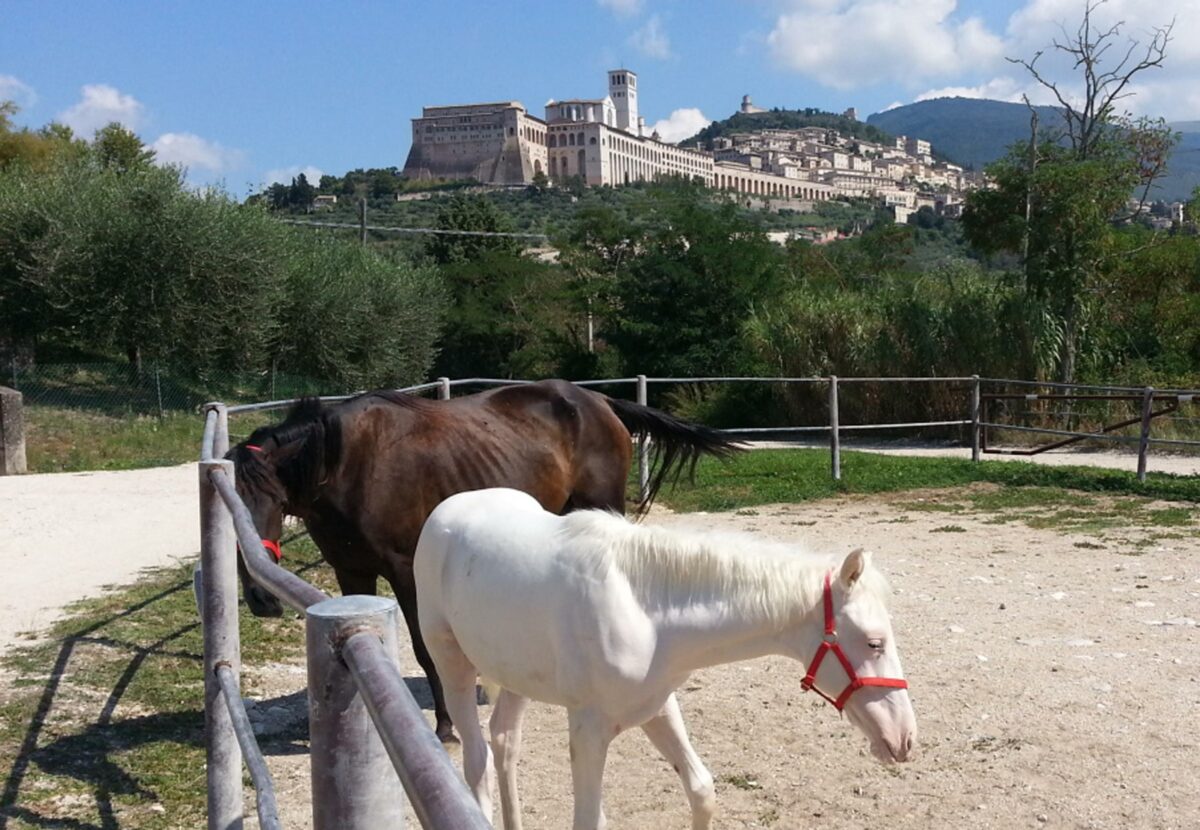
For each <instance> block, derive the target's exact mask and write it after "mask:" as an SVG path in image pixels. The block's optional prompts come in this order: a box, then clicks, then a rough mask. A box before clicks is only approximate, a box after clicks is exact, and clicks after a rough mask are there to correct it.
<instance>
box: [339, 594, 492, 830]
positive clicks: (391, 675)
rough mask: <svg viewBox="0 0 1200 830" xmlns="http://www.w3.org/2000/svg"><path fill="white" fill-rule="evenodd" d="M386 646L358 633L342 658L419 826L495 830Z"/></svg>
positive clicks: (369, 634) (345, 645)
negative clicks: (426, 718) (391, 659)
mask: <svg viewBox="0 0 1200 830" xmlns="http://www.w3.org/2000/svg"><path fill="white" fill-rule="evenodd" d="M393 605H394V602H393ZM385 647H386V644H385V643H384V642H383V641H382V640H380V638H379V637H377V636H376V635H375V634H374V633H373V632H370V631H358V632H356V633H353V634H351V635H350V636H349V637H347V638H346V639H345V641H344V642H343V643H342V648H341V656H342V659H343V660H344V661H345V663H346V665H347V666H348V667H349V669H350V676H351V677H353V678H354V684H355V686H356V687H357V688H358V691H359V692H360V693H361V695H362V699H363V700H364V701H365V702H366V705H367V708H368V710H370V712H371V720H372V721H373V722H374V723H375V726H376V727H377V728H378V730H379V737H380V738H382V739H383V745H384V746H385V747H386V748H387V753H388V755H389V756H390V757H391V759H392V765H393V766H394V767H395V769H396V772H398V773H399V774H400V782H401V784H403V786H404V790H405V792H406V793H408V798H409V801H410V802H411V803H412V806H413V811H414V812H415V813H416V815H417V821H419V822H420V824H421V826H422V827H445V828H454V829H455V830H490V828H491V824H490V823H489V822H488V820H487V818H486V817H485V816H484V815H483V812H482V811H481V810H480V809H479V805H478V804H476V803H475V799H474V798H473V797H472V796H471V794H470V792H469V791H468V790H467V788H466V786H465V785H464V784H463V781H462V779H461V778H460V777H459V774H458V771H457V770H455V769H454V766H453V765H452V764H451V762H450V756H449V755H448V754H446V750H445V749H444V748H443V747H442V745H441V741H439V740H438V738H437V736H436V735H435V734H434V733H433V732H432V731H431V730H430V729H429V726H428V724H427V723H426V721H425V716H424V715H422V714H421V709H420V707H419V706H418V705H417V702H416V701H415V700H413V697H412V694H410V693H409V691H408V686H407V685H406V684H405V682H404V678H403V677H401V676H400V671H399V669H398V668H397V666H396V664H395V663H394V662H392V661H390V660H387V659H384V657H385Z"/></svg>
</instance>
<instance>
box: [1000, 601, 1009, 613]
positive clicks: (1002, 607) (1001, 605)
mask: <svg viewBox="0 0 1200 830" xmlns="http://www.w3.org/2000/svg"><path fill="white" fill-rule="evenodd" d="M1006 607H1007V606H1006V605H1005V604H1004V603H1003V602H1002V603H1000V610H1001V611H1003V610H1004V609H1005V608H1006Z"/></svg>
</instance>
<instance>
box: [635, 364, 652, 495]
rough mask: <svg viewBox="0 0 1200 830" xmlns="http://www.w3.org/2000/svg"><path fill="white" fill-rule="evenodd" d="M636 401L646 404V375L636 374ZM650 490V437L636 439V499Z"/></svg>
mask: <svg viewBox="0 0 1200 830" xmlns="http://www.w3.org/2000/svg"><path fill="white" fill-rule="evenodd" d="M637 402H638V403H639V404H641V405H642V406H645V405H646V376H645V375H638V376H637ZM649 492H650V439H649V438H646V437H644V436H643V437H642V438H640V439H638V501H642V502H644V501H645V500H646V496H647V495H648V494H649Z"/></svg>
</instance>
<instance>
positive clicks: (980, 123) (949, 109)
mask: <svg viewBox="0 0 1200 830" xmlns="http://www.w3.org/2000/svg"><path fill="white" fill-rule="evenodd" d="M1037 110H1038V126H1039V129H1062V127H1063V120H1062V116H1061V115H1060V113H1059V110H1058V109H1057V108H1055V107H1037ZM867 123H868V124H869V125H871V126H873V127H878V128H879V129H881V130H884V131H886V132H889V133H891V134H892V135H906V136H909V137H912V138H923V139H926V140H927V141H929V142H930V143H931V144H932V145H933V149H934V151H935V152H938V153H941V154H943V155H945V156H946V157H947V158H950V159H952V160H954V161H956V162H957V163H959V164H962V165H964V166H967V167H972V168H975V169H977V170H982V169H983V168H984V167H985V166H986V165H988V164H990V163H991V162H993V161H995V160H996V159H998V158H1000V157H1001V156H1003V155H1004V153H1005V152H1006V151H1007V149H1008V147H1009V145H1011V144H1014V143H1015V142H1018V141H1026V140H1028V138H1029V108H1028V107H1026V106H1025V105H1024V104H1013V103H1009V102H1006V101H989V100H986V99H980V98H935V99H933V100H930V101H918V102H917V103H915V104H908V105H907V106H902V107H896V108H895V109H890V110H888V111H886V112H877V113H875V114H874V115H872V116H870V117H869V118H868V119H867ZM1171 126H1172V127H1173V128H1174V129H1175V130H1178V131H1179V132H1180V133H1182V134H1183V135H1182V139H1181V141H1180V142H1179V145H1178V146H1177V147H1176V148H1175V152H1174V153H1172V155H1171V160H1170V162H1169V164H1168V170H1167V175H1166V176H1165V177H1164V178H1163V180H1162V181H1161V183H1160V184H1159V186H1158V187H1157V188H1156V189H1155V191H1154V192H1153V193H1152V194H1151V195H1152V198H1156V199H1165V200H1168V201H1175V200H1182V199H1188V198H1190V196H1191V193H1192V190H1193V189H1194V188H1195V187H1196V186H1197V185H1200V121H1181V122H1178V123H1175V124H1172V125H1171Z"/></svg>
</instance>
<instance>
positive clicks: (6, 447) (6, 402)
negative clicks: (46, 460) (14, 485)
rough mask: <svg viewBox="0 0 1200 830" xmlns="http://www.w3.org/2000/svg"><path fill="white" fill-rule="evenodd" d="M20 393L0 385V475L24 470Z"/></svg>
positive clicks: (23, 433) (23, 427)
mask: <svg viewBox="0 0 1200 830" xmlns="http://www.w3.org/2000/svg"><path fill="white" fill-rule="evenodd" d="M22 397H23V396H22V395H21V393H20V392H18V391H17V390H16V389H9V388H8V387H7V386H0V476H6V475H16V474H17V473H23V472H25V469H26V467H25V418H24V415H23V413H22V408H23V403H22Z"/></svg>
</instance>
